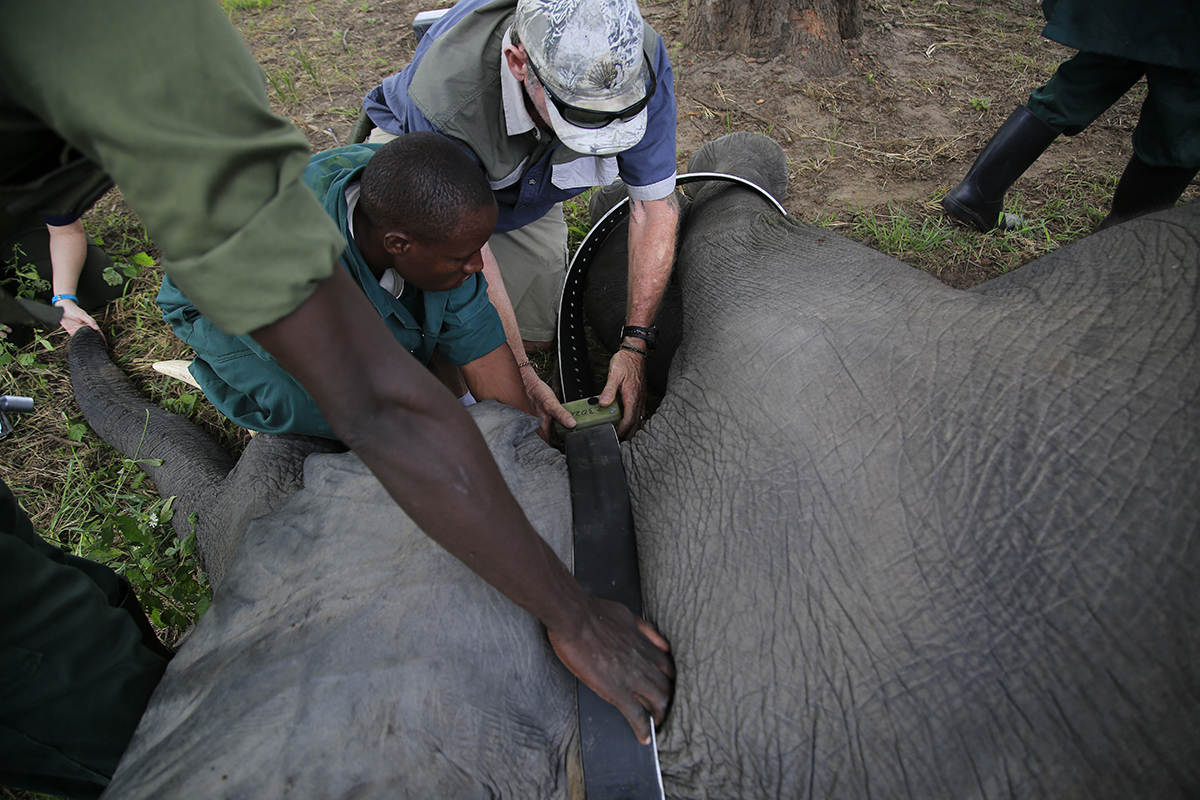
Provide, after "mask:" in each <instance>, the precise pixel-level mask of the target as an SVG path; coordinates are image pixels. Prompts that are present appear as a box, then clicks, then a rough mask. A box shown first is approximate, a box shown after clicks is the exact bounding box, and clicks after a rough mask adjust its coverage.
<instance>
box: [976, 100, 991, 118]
mask: <svg viewBox="0 0 1200 800" xmlns="http://www.w3.org/2000/svg"><path fill="white" fill-rule="evenodd" d="M991 107H992V98H990V97H972V98H971V108H973V109H975V110H976V111H978V112H980V113H981V114H982V113H983V112H984V111H987V110H988V109H989V108H991Z"/></svg>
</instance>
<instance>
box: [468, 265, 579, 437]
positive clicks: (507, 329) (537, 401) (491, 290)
mask: <svg viewBox="0 0 1200 800" xmlns="http://www.w3.org/2000/svg"><path fill="white" fill-rule="evenodd" d="M483 277H485V278H487V284H488V299H489V300H491V301H492V305H493V306H495V308H496V312H497V313H498V314H499V315H500V322H501V324H502V325H504V335H505V337H507V339H508V346H509V348H510V349H511V350H512V354H513V357H514V358H515V359H516V363H517V364H518V365H519V366H518V367H517V369H518V371H519V372H520V374H521V382H522V384H523V385H524V388H525V396H526V397H528V398H529V405H530V407H531V408H532V409H533V411H531V412H530V413H532V414H533V415H534V416H537V417H541V418H542V438H543V439H544V438H546V437H547V436H549V435H550V421H551V420H553V419H557V420H558V421H559V422H561V423H562V424H563V425H565V426H566V427H568V428H574V427H575V418H574V417H573V416H571V412H569V411H567V410H566V409H565V408H563V407H562V403H560V402H558V398H557V397H555V395H554V390H553V389H551V388H550V387H549V386H548V385H547V384H546V382H545V381H544V380H542V379H541V378H540V377H539V376H538V374H537V370H535V369H534V368H533V365H532V364H530V363H529V359H528V358H526V357H525V345H524V343H523V342H522V340H521V331H520V329H519V328H518V327H517V314H516V312H515V311H513V305H512V300H510V299H509V296H508V291H507V290H505V288H504V279H503V278H502V277H501V275H500V266H499V265H498V264H497V263H496V257H495V256H494V255H493V254H492V248H490V247H488V246H487V245H484V247H483ZM471 392H472V394H475V390H474V389H472V390H471ZM475 396H476V397H478V396H479V395H477V394H476V395H475Z"/></svg>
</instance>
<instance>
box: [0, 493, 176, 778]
mask: <svg viewBox="0 0 1200 800" xmlns="http://www.w3.org/2000/svg"><path fill="white" fill-rule="evenodd" d="M121 594H122V582H121V580H120V578H119V577H118V576H117V575H116V574H115V573H113V572H112V571H111V570H108V569H107V568H106V567H103V566H102V565H99V564H96V563H94V562H87V561H84V560H83V559H76V558H74V557H72V556H67V555H65V554H63V553H62V552H61V551H60V550H59V549H58V548H56V547H54V546H53V545H51V544H50V543H48V542H46V541H44V540H42V539H41V538H40V537H39V536H37V534H35V533H34V532H33V528H32V525H31V524H30V522H29V518H28V516H26V514H25V513H24V511H22V510H21V508H20V507H19V506H18V504H17V502H16V499H15V498H14V497H13V495H12V493H11V492H10V491H9V489H8V487H7V486H5V485H4V484H3V482H0V785H4V786H9V787H13V788H22V789H27V790H30V791H38V792H52V793H54V794H59V795H62V796H65V797H85V798H92V797H98V796H99V794H100V793H101V791H103V789H104V787H105V786H106V785H107V784H108V781H109V779H110V778H111V777H112V774H113V771H114V770H115V769H116V767H117V763H118V761H119V760H120V758H121V755H122V754H123V753H124V752H125V748H126V746H127V745H128V743H129V739H130V737H132V736H133V732H134V730H135V729H136V727H137V724H138V721H139V720H140V719H141V716H142V712H143V711H144V710H145V707H146V704H147V702H148V701H149V699H150V695H151V693H152V692H153V691H154V687H155V686H157V684H158V681H159V679H160V678H161V677H162V674H163V671H164V670H165V669H166V666H167V660H166V658H164V657H162V656H161V655H158V654H156V653H155V652H152V651H151V650H150V649H148V648H147V647H146V646H145V645H144V644H143V635H142V633H141V631H140V630H139V629H138V626H137V624H136V623H135V622H134V619H133V618H132V616H131V614H130V613H129V612H127V611H126V610H125V609H123V608H122V607H120V603H121V601H122V597H121Z"/></svg>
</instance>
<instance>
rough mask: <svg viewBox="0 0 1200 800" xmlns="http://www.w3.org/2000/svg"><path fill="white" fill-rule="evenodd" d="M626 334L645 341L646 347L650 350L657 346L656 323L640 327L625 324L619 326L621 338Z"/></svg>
mask: <svg viewBox="0 0 1200 800" xmlns="http://www.w3.org/2000/svg"><path fill="white" fill-rule="evenodd" d="M628 336H632V337H634V338H636V339H641V340H642V341H643V342H645V343H646V347H648V348H650V349H651V350H653V349H654V348H655V347H657V346H658V326H656V325H651V326H650V327H649V328H642V327H640V326H638V325H626V326H624V327H623V328H621V338H622V339H625V338H626V337H628Z"/></svg>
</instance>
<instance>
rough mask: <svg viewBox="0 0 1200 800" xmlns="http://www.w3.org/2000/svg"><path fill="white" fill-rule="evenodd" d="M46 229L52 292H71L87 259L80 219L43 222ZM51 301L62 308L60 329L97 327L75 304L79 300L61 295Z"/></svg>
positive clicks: (57, 293) (76, 287)
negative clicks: (48, 235)
mask: <svg viewBox="0 0 1200 800" xmlns="http://www.w3.org/2000/svg"><path fill="white" fill-rule="evenodd" d="M46 228H47V229H48V230H49V232H50V273H51V277H52V279H53V280H52V284H53V293H54V295H55V296H56V297H57V296H58V295H60V294H72V295H73V294H75V293H76V291H78V289H79V276H80V274H81V273H82V272H83V263H84V261H86V260H87V234H85V233H84V232H83V222H82V221H80V220H75V221H74V222H71V223H68V224H66V225H47V226H46ZM54 305H56V306H58V307H59V308H61V309H62V310H63V315H62V322H61V323H60V324H61V325H62V326H63V330H65V331H66V332H67V333H75V331H77V330H79V329H80V328H82V327H83V326H85V325H86V326H87V327H89V328H94V329H95V330H96V331H99V330H100V326H99V325H97V324H96V320H94V319H92V317H91V315H90V314H88V313H87V312H86V311H84V310H83V309H82V308H80V307H79V304H78V303H77V302H75V301H74V300H71V299H69V298H63V299H62V300H59V301H58V302H57V303H55V304H54Z"/></svg>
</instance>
